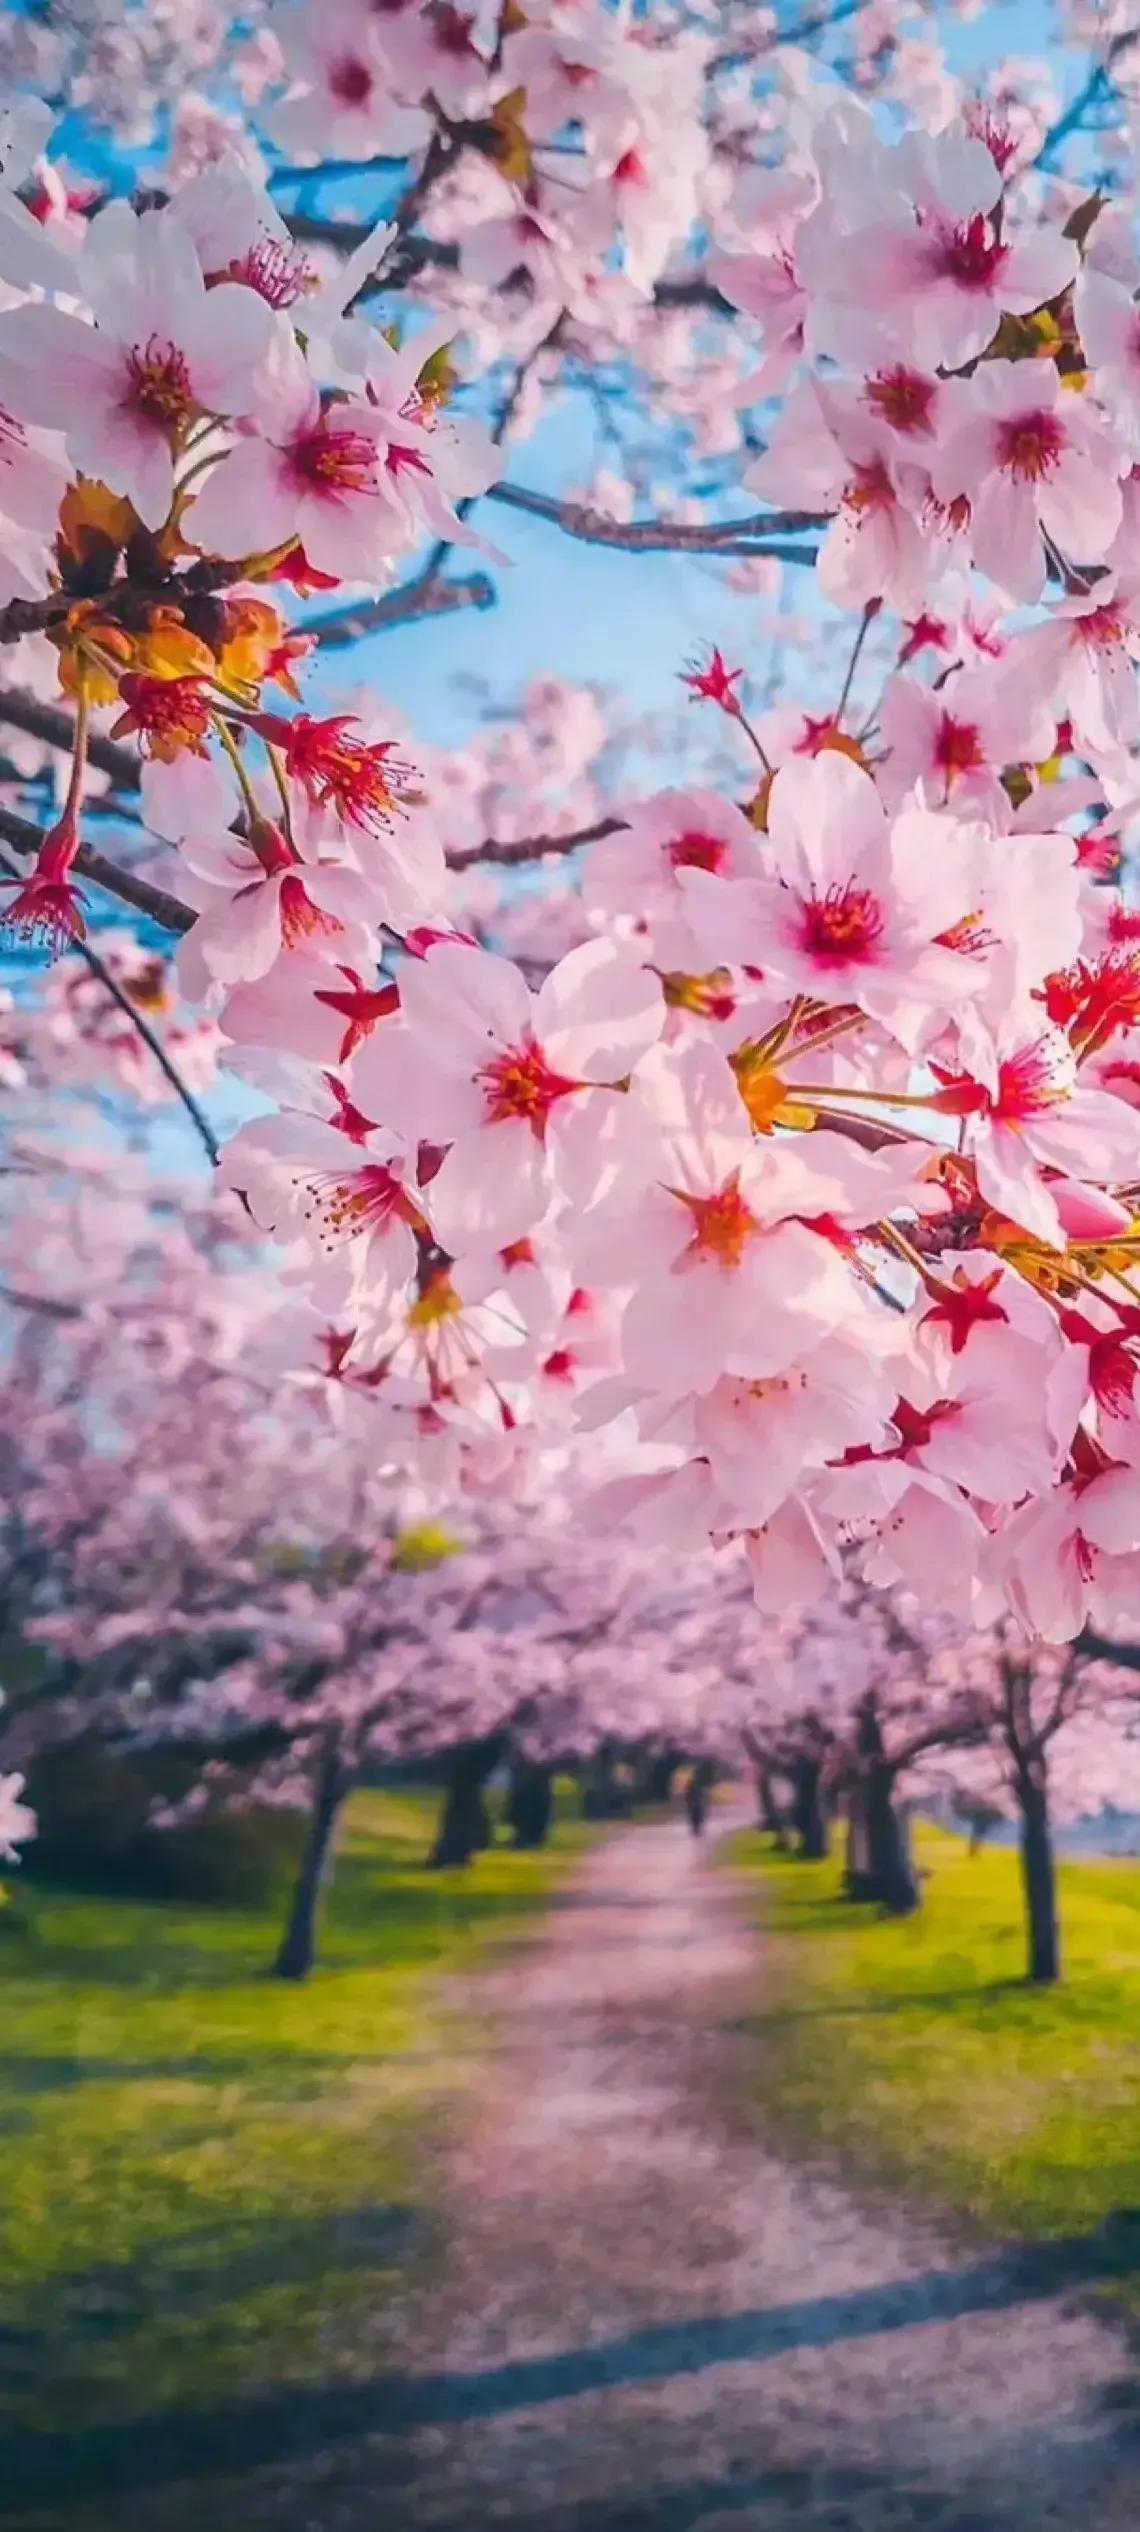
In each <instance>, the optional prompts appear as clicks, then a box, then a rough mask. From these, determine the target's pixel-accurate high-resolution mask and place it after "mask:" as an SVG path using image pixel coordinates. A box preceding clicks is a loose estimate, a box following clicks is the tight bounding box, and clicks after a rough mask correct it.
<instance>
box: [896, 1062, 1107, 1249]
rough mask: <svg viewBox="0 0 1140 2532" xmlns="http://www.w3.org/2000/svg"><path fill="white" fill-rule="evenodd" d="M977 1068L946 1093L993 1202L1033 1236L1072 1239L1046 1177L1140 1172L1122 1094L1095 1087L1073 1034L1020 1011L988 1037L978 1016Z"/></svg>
mask: <svg viewBox="0 0 1140 2532" xmlns="http://www.w3.org/2000/svg"><path fill="white" fill-rule="evenodd" d="M967 1044H969V1047H970V1053H969V1070H968V1072H966V1073H965V1074H963V1075H960V1076H958V1077H957V1078H955V1079H954V1080H953V1081H951V1082H949V1083H948V1085H947V1087H946V1088H945V1089H944V1090H943V1092H942V1093H941V1097H940V1102H939V1104H940V1105H944V1106H945V1108H946V1110H947V1112H948V1113H953V1114H957V1115H961V1116H964V1117H965V1119H966V1128H965V1132H966V1144H967V1148H968V1150H969V1151H970V1153H971V1155H972V1157H973V1161H974V1166H975V1169H976V1171H977V1175H978V1185H979V1187H980V1189H981V1192H982V1194H983V1195H984V1196H985V1198H986V1199H987V1202H988V1203H990V1204H992V1205H995V1206H996V1207H997V1210H998V1211H999V1213H1003V1214H1005V1215H1007V1216H1008V1218H1009V1220H1010V1221H1011V1222H1017V1223H1020V1225H1021V1227H1022V1229H1023V1230H1026V1231H1030V1232H1031V1233H1032V1234H1033V1236H1034V1238H1035V1239H1039V1240H1044V1241H1045V1242H1046V1243H1047V1245H1049V1246H1050V1247H1054V1248H1059V1247H1063V1246H1064V1234H1063V1232H1062V1229H1061V1222H1060V1216H1059V1214H1058V1211H1057V1206H1056V1203H1055V1201H1054V1199H1053V1197H1052V1196H1051V1195H1050V1193H1049V1189H1048V1187H1047V1185H1046V1183H1045V1179H1044V1177H1043V1175H1042V1172H1043V1170H1045V1169H1054V1170H1057V1171H1059V1172H1060V1173H1061V1174H1062V1175H1063V1176H1065V1177H1070V1176H1071V1177H1073V1178H1078V1179H1079V1178H1080V1177H1082V1176H1086V1177H1089V1178H1092V1179H1106V1180H1108V1181H1109V1182H1110V1183H1111V1182H1112V1181H1113V1180H1117V1179H1127V1178H1129V1177H1133V1176H1135V1173H1136V1142H1135V1137H1136V1124H1135V1118H1134V1115H1133V1113H1132V1111H1131V1109H1129V1108H1128V1107H1127V1106H1126V1105H1125V1102H1124V1101H1123V1100H1122V1099H1115V1098H1113V1097H1112V1096H1111V1094H1110V1093H1109V1092H1107V1091H1104V1090H1091V1089H1087V1088H1086V1087H1085V1086H1084V1084H1083V1083H1082V1082H1081V1081H1080V1079H1079V1077H1078V1072H1077V1059H1076V1056H1075V1055H1074V1052H1073V1049H1072V1047H1071V1046H1070V1044H1069V1042H1068V1040H1067V1038H1064V1037H1062V1035H1061V1033H1060V1031H1059V1030H1056V1029H1052V1028H1050V1027H1049V1026H1048V1024H1046V1025H1045V1026H1044V1027H1043V1028H1040V1029H1033V1028H1032V1024H1030V1027H1028V1028H1027V1026H1026V1023H1025V1022H1024V1021H1023V1020H1022V1019H1021V1018H1020V1017H1019V1016H1018V1015H1016V1014H1014V1015H1013V1016H1012V1017H1011V1018H1010V1019H1008V1020H1007V1021H1006V1023H1005V1024H1004V1026H1002V1027H999V1029H998V1031H997V1033H996V1035H995V1036H994V1037H993V1038H992V1039H990V1038H987V1036H986V1035H985V1033H984V1032H983V1031H981V1029H980V1028H978V1027H976V1026H974V1025H973V1024H971V1026H970V1028H969V1032H968V1035H967V1032H966V1031H965V1030H964V1031H963V1047H964V1049H965V1046H966V1045H967Z"/></svg>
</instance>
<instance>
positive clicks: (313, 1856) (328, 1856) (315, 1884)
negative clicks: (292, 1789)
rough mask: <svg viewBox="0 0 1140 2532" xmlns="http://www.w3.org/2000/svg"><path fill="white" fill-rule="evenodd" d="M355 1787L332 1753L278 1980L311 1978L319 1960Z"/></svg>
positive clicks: (316, 1794)
mask: <svg viewBox="0 0 1140 2532" xmlns="http://www.w3.org/2000/svg"><path fill="white" fill-rule="evenodd" d="M351 1788H352V1776H351V1773H350V1771H349V1770H348V1768H346V1767H345V1766H344V1764H343V1762H342V1760H341V1759H340V1757H339V1755H338V1754H337V1752H336V1751H335V1750H330V1751H328V1753H327V1754H326V1756H325V1757H324V1758H323V1759H322V1760H321V1764H320V1767H319V1769H318V1772H317V1778H316V1783H315V1785H314V1788H313V1807H312V1810H311V1812H310V1814H309V1834H308V1838H307V1840H306V1844H305V1852H304V1855H303V1857H302V1860H301V1869H300V1872H299V1873H298V1875H297V1881H296V1886H295V1888H294V1891H293V1899H292V1904H291V1906H290V1909H289V1921H288V1924H287V1925H286V1928H285V1932H284V1934H283V1936H282V1939H281V1949H280V1951H279V1952H278V1955H277V1958H276V1960H275V1962H274V1964H273V1968H274V1976H275V1977H277V1978H307V1977H308V1975H309V1971H310V1970H311V1968H312V1966H313V1962H314V1960H315V1959H316V1952H317V1921H318V1918H319V1915H320V1906H321V1895H322V1892H323V1891H324V1888H325V1885H326V1883H327V1882H328V1879H329V1876H330V1874H331V1871H332V1864H333V1857H334V1855H335V1852H336V1835H337V1830H338V1828H339V1826H340V1815H341V1812H342V1811H343V1809H344V1806H345V1802H346V1800H347V1797H348V1795H349V1793H350V1791H351Z"/></svg>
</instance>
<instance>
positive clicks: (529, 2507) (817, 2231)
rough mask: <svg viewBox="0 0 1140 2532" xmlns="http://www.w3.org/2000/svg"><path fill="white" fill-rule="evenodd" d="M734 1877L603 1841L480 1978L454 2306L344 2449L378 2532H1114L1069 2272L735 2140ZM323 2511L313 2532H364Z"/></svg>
mask: <svg viewBox="0 0 1140 2532" xmlns="http://www.w3.org/2000/svg"><path fill="white" fill-rule="evenodd" d="M757 1975H758V1967H757V1961H756V1958H755V1948H754V1944H753V1941H752V1937H751V1934H750V1932H749V1930H748V1928H747V1925H746V1922H745V1916H744V1909H743V1904H742V1901H741V1897H740V1894H739V1892H738V1890H737V1888H736V1887H735V1886H734V1880H733V1876H732V1874H731V1873H730V1872H728V1871H726V1870H720V1869H716V1868H715V1867H714V1866H713V1865H712V1864H711V1862H710V1858H709V1856H708V1854H707V1852H702V1851H701V1849H700V1848H699V1847H698V1846H697V1845H696V1844H695V1842H694V1841H693V1840H691V1839H690V1838H689V1836H688V1834H687V1832H686V1831H685V1830H684V1829H683V1828H682V1827H681V1826H680V1825H677V1826H674V1825H666V1826H662V1827H648V1828H635V1829H632V1830H629V1831H627V1832H623V1833H621V1834H619V1835H617V1836H615V1837H614V1838H613V1839H612V1840H611V1841H610V1842H609V1843H608V1844H606V1845H605V1846H603V1847H602V1848H601V1849H600V1850H598V1851H597V1852H596V1853H595V1854H594V1855H593V1856H592V1857H591V1858H590V1859H589V1860H588V1862H587V1863H586V1864H585V1866H584V1867H583V1869H582V1870H581V1872H580V1874H579V1876H578V1879H577V1881H576V1884H575V1885H574V1887H573V1888H572V1890H571V1892H570V1894H569V1896H568V1898H567V1899H566V1901H565V1902H564V1904H563V1905H562V1906H561V1907H560V1908H559V1910H558V1912H557V1914H556V1916H555V1918H554V1920H553V1923H552V1924H551V1925H550V1927H549V1928H548V1931H547V1933H546V1934H545V1935H544V1937H543V1938H542V1940H541V1942H540V1944H539V1946H538V1947H537V1948H536V1949H535V1951H534V1952H533V1953H532V1954H531V1955H530V1956H529V1957H528V1959H527V1960H526V1961H525V1962H524V1963H523V1965H522V1966H521V1967H520V1966H519V1965H518V1964H517V1963H516V1964H515V1965H514V1966H513V1967H512V1969H511V1970H510V1971H509V1972H505V1973H503V1974H502V1976H501V1978H500V1980H499V1992H498V1993H497V1994H496V1995H495V1998H494V2004H495V2008H496V2010H497V2011H500V2010H501V2012H502V2014H503V2016H504V2020H505V2039H504V2045H503V2047H502V2049H501V2051H500V2053H499V2055H498V2058H497V2060H496V2062H495V2064H494V2066H493V2067H492V2069H491V2071H490V2073H489V2076H488V2079H487V2096H486V2100H485V2102H484V2104H483V2106H482V2112H481V2116H480V2118H479V2119H478V2121H477V2123H476V2126H475V2130H474V2133H473V2134H472V2135H471V2137H470V2139H469V2142H468V2144H467V2146H466V2148H465V2149H464V2151H463V2153H462V2155H461V2156H460V2157H459V2159H458V2161H457V2164H456V2166H455V2169H454V2174H453V2192H454V2194H453V2201H452V2209H451V2216H452V2222H453V2225H454V2232H453V2236H452V2241H451V2250H450V2261H449V2270H448V2276H447V2280H446V2282H445V2284H444V2285H443V2286H441V2287H440V2288H439V2289H438V2290H437V2296H436V2299H435V2300H434V2303H433V2304H432V2305H431V2307H430V2308H429V2310H428V2312H427V2314H426V2318H425V2319H423V2321H422V2326H417V2325H416V2324H415V2322H414V2318H413V2345H414V2347H415V2355H414V2358H413V2359H409V2361H408V2363H407V2367H406V2371H405V2372H404V2373H403V2375H402V2377H401V2378H400V2379H398V2380H397V2381H395V2382H392V2383H391V2384H390V2397H391V2402H392V2416H393V2420H394V2421H395V2420H398V2421H399V2423H398V2425H397V2427H396V2431H395V2432H385V2433H383V2434H382V2435H381V2437H380V2439H379V2444H377V2443H376V2442H375V2441H372V2442H371V2461H372V2463H373V2464H375V2462H376V2460H377V2458H379V2461H380V2480H381V2484H382V2485H383V2486H384V2489H385V2497H386V2501H387V2502H386V2504H383V2503H382V2504H381V2507H380V2513H381V2516H382V2519H383V2520H384V2521H385V2522H386V2523H389V2524H391V2526H392V2527H393V2532H394V2527H395V2526H397V2525H398V2526H399V2532H482V2527H488V2526H492V2525H498V2524H500V2523H503V2524H507V2525H515V2526H518V2527H520V2532H792V2528H793V2527H795V2532H1136V2526H1137V2524H1138V2523H1140V2428H1138V2426H1137V2412H1136V2410H1135V2408H1133V2407H1132V2406H1131V2397H1132V2369H1131V2366H1130V2362H1129V2357H1128V2352H1127V2348H1126V2345H1125V2342H1124V2339H1123V2337H1118V2336H1117V2334H1116V2333H1115V2331H1114V2330H1112V2329H1111V2328H1110V2327H1109V2326H1108V2325H1107V2324H1106V2323H1105V2322H1103V2321H1101V2320H1100V2319H1098V2318H1096V2317H1094V2316H1093V2315H1092V2314H1091V2313H1090V2312H1089V2311H1088V2310H1087V2309H1086V2308H1085V2307H1084V2305H1083V2304H1082V2301H1081V2297H1080V2286H1079V2276H1078V2270H1077V2267H1076V2263H1075V2260H1074V2262H1071V2263H1070V2265H1069V2268H1068V2271H1067V2273H1066V2269H1065V2261H1064V2255H1063V2254H1062V2255H1061V2256H1060V2259H1059V2260H1058V2258H1057V2257H1056V2256H1054V2258H1053V2259H1052V2260H1051V2261H1050V2260H1048V2259H1045V2258H1043V2257H1042V2256H1040V2255H1036V2256H1035V2255H1034V2254H1032V2253H1030V2254H1020V2255H1018V2254H1013V2255H1004V2254H995V2255H993V2256H984V2255H979V2254H978V2253H977V2252H970V2251H968V2250H965V2251H964V2250H962V2248H961V2247H960V2246H959V2247H957V2248H952V2247H950V2246H949V2245H948V2243H947V2241H946V2240H945V2238H943V2237H941V2236H939V2234H938V2233H937V2231H936V2229H935V2228H934V2227H933V2226H931V2227H930V2228H927V2227H926V2226H925V2225H924V2224H923V2223H922V2222H921V2221H920V2220H916V2219H913V2218H911V2217H909V2216H908V2217H903V2216H900V2215H899V2214H898V2213H897V2212H895V2211H892V2210H888V2211H887V2213H886V2215H885V2217H884V2215H883V2213H882V2212H881V2211H880V2212H879V2213H878V2214H872V2213H870V2212H867V2211H861V2210H860V2209H859V2208H858V2207H857V2206H856V2205H855V2204H854V2203H853V2202H852V2201H851V2199H849V2198H848V2197H847V2196H846V2194H844V2193H843V2192H842V2191H841V2190H839V2189H837V2188H836V2187H834V2186H832V2185H831V2184H830V2183H826V2182H824V2181H822V2180H821V2179H819V2178H818V2177H816V2176H808V2175H806V2174H804V2173H801V2172H797V2171H795V2170H794V2169H792V2168H790V2167H789V2166H788V2165H786V2164H785V2163H783V2162H781V2161H780V2160H778V2159H776V2158H775V2157H774V2156H773V2155H772V2154H770V2153H767V2152H765V2151H762V2150H760V2148H759V2147H758V2146H757V2144H756V2142H755V2141H754V2140H752V2139H750V2138H749V2137H748V2136H746V2135H744V2134H743V2133H741V2132H740V2131H739V2130H738V2129H734V2127H733V2125H732V2122H731V2120H730V2118H729V2117H728V2116H726V2115H725V2114H724V2111H723V2108H718V2106H717V2101H718V2096H719V2097H720V2100H721V2101H722V2102H723V2099H724V2097H725V2094H726V2092H727V2093H728V2095H729V2097H731V2082H732V2075H733V2071H734V2051H735V2050H737V2049H739V2048H740V2047H741V2046H742V2042H741V2041H740V2039H739V2037H734V2033H733V2019H734V2014H736V2013H738V2011H739V2007H740V2004H741V2003H742V2002H743V2001H744V2000H745V1998H746V1997H747V1996H749V1995H750V1994H752V1993H753V1992H754V1989H755V1981H756V1978H757ZM353 2477H354V2482H355V2485H354V2488H350V2487H349V2486H348V2485H347V2484H346V2483H344V2482H342V2483H341V2490H340V2495H339V2497H338V2496H337V2494H336V2491H335V2486H334V2485H329V2484H328V2483H327V2482H326V2484H325V2488H324V2490H322V2498H323V2499H324V2500H325V2502H321V2503H318V2505H317V2506H316V2507H315V2508H314V2512H313V2520H314V2521H315V2522H317V2523H319V2524H320V2526H321V2532H348V2528H349V2527H352V2532H357V2528H358V2527H362V2526H363V2524H364V2522H365V2520H366V2519H367V2520H368V2521H369V2522H375V2520H376V2513H375V2498H376V2487H377V2482H376V2477H375V2476H372V2477H371V2509H370V2510H368V2509H366V2508H365V2506H364V2504H363V2472H362V2471H361V2469H360V2457H359V2455H358V2456H357V2459H356V2464H355V2471H354V2473H353Z"/></svg>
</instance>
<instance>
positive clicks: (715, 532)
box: [486, 484, 823, 563]
mask: <svg viewBox="0 0 1140 2532" xmlns="http://www.w3.org/2000/svg"><path fill="white" fill-rule="evenodd" d="M486 498H487V500H488V501H498V502H500V503H501V504H502V505H503V507H504V508H505V509H508V510H522V511H524V512H525V513H526V515H527V517H528V518H532V519H545V520H547V521H548V523H549V524H550V526H552V527H559V528H562V529H563V530H564V532H565V534H566V535H567V536H574V537H578V538H580V539H581V540H582V541H583V542H584V543H585V544H587V545H612V546H616V547H618V548H619V549H620V550H621V551H623V552H627V553H633V554H654V553H657V554H725V555H734V554H773V553H776V552H777V551H779V552H781V553H782V557H783V559H785V560H787V561H789V562H805V563H810V562H813V561H814V559H815V548H814V546H804V547H803V549H802V550H801V549H800V548H799V547H788V548H777V546H775V545H774V544H773V543H772V542H771V539H772V538H778V537H785V536H795V535H798V534H799V533H800V532H801V531H802V530H803V529H805V528H816V527H820V526H821V525H822V524H823V522H822V521H821V519H820V518H819V516H818V514H817V513H815V512H814V511H811V510H767V511H765V510H757V511H754V512H752V514H751V515H750V516H749V517H747V518H743V519H713V520H709V521H708V522H707V523H705V524H703V525H701V526H700V527H693V526H690V525H688V524H685V523H682V522H681V521H680V520H677V521H672V520H668V519H626V520H622V519H608V518H606V517H605V516H604V515H603V513H602V512H601V511H600V510H591V509H589V508H588V507H587V506H586V505H585V504H584V503H581V502H576V501H557V500H555V499H553V497H552V496H551V495H550V494H549V493H545V492H532V491H531V490H530V488H529V486H527V485H525V484H492V485H491V486H490V488H489V490H488V492H487V495H486ZM758 539H764V540H766V541H765V542H763V543H760V542H758V541H757V540H758Z"/></svg>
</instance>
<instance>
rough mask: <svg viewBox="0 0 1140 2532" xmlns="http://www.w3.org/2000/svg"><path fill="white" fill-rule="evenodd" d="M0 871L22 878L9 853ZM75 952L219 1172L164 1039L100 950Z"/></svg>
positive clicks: (208, 1134) (200, 1113) (202, 1121)
mask: <svg viewBox="0 0 1140 2532" xmlns="http://www.w3.org/2000/svg"><path fill="white" fill-rule="evenodd" d="M0 870H4V871H7V872H8V873H9V875H10V876H11V877H12V878H13V879H18V878H19V875H20V874H19V872H18V870H17V869H16V865H15V863H14V862H11V861H9V859H8V855H7V854H6V853H0ZM72 948H73V950H74V952H75V955H76V957H77V958H81V959H82V960H83V964H84V966H85V967H87V968H89V970H90V972H91V974H92V975H93V976H95V977H97V979H98V981H99V983H100V984H101V985H102V987H103V989H104V992H105V993H108V994H109V995H110V997H111V1000H112V1002H113V1003H115V1004H117V1006H118V1009H119V1010H120V1011H121V1012H122V1014H123V1016H124V1019H127V1020H129V1022H130V1024H131V1027H132V1028H133V1029H134V1030H135V1032H136V1034H137V1035H138V1036H139V1037H140V1038H141V1039H142V1042H143V1045H144V1046H145V1047H146V1048H147V1051H148V1053H149V1054H151V1055H153V1057H154V1060H155V1063H156V1064H157V1065H158V1068H159V1071H160V1072H161V1073H162V1075H163V1077H164V1079H165V1080H166V1081H167V1082H169V1085H170V1088H171V1089H172V1091H173V1092H174V1095H175V1098H176V1099H180V1100H181V1102H182V1105H183V1107H184V1108H185V1110H186V1113H187V1116H188V1117H189V1118H190V1120H191V1122H192V1124H193V1126H194V1130H195V1132H196V1133H197V1134H198V1135H199V1136H200V1138H201V1140H202V1142H203V1144H204V1145H205V1148H206V1151H207V1153H208V1155H209V1158H210V1161H211V1163H212V1165H213V1167H214V1168H215V1169H216V1168H217V1165H218V1145H217V1140H216V1137H215V1135H214V1131H213V1128H212V1126H211V1124H210V1121H209V1119H208V1117H207V1116H206V1114H205V1112H204V1110H203V1109H202V1108H200V1107H199V1105H198V1101H197V1100H196V1098H195V1096H194V1093H193V1091H192V1090H191V1089H190V1088H189V1085H188V1084H187V1083H186V1082H184V1081H183V1079H182V1075H181V1073H180V1072H179V1070H178V1067H177V1065H176V1064H173V1063H172V1062H171V1059H170V1057H169V1055H168V1054H167V1051H166V1048H165V1046H164V1045H163V1043H162V1039H161V1038H160V1037H159V1036H158V1035H157V1034H156V1032H155V1030H154V1029H152V1027H151V1025H150V1022H149V1020H148V1019H146V1018H144V1015H143V1013H142V1012H141V1011H140V1010H139V1009H138V1007H137V1005H136V1004H135V1003H133V1002H132V1001H131V997H130V995H129V994H128V993H124V991H123V988H122V986H121V984H120V983H119V981H118V978H117V977H116V976H113V975H112V974H111V970H110V968H109V967H108V966H107V965H106V963H105V961H104V960H103V959H101V958H100V956H99V953H98V950H93V949H92V948H91V946H90V944H89V943H88V942H87V941H78V940H77V941H74V942H73V943H72Z"/></svg>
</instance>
